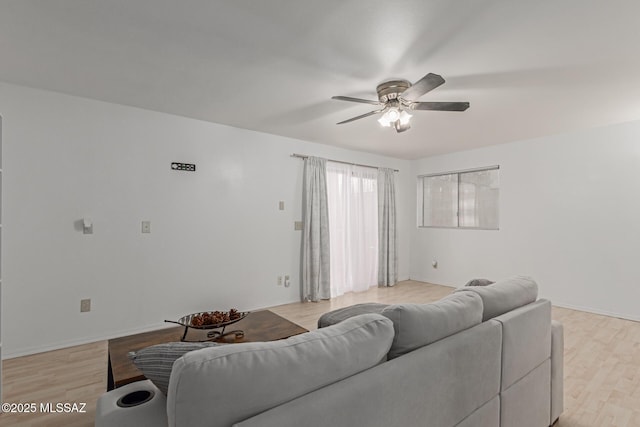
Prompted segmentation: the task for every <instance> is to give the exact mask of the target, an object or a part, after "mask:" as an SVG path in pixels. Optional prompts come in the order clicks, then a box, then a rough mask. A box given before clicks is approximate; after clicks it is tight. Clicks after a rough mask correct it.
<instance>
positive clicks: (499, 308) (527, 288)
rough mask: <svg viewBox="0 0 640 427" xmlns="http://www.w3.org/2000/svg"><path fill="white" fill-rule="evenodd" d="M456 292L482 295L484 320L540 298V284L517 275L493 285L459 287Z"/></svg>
mask: <svg viewBox="0 0 640 427" xmlns="http://www.w3.org/2000/svg"><path fill="white" fill-rule="evenodd" d="M455 292H456V293H467V292H472V293H476V294H478V295H480V297H481V298H482V304H483V307H484V311H483V314H482V321H485V320H489V319H493V318H494V317H496V316H500V315H501V314H504V313H506V312H508V311H511V310H514V309H516V308H518V307H522V306H523V305H527V304H530V303H532V302H534V301H535V300H536V299H537V298H538V285H537V284H536V282H535V281H534V280H533V279H531V278H530V277H525V276H515V277H511V278H509V279H504V280H500V281H498V282H495V283H494V284H492V285H487V286H467V287H463V288H459V289H456V291H455Z"/></svg>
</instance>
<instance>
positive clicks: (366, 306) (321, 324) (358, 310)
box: [318, 302, 389, 329]
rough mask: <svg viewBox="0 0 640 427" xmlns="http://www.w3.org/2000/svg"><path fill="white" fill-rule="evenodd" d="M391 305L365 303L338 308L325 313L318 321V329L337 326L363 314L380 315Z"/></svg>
mask: <svg viewBox="0 0 640 427" xmlns="http://www.w3.org/2000/svg"><path fill="white" fill-rule="evenodd" d="M388 306H389V304H380V303H377V302H365V303H361V304H355V305H350V306H348V307H343V308H338V309H336V310H332V311H330V312H328V313H324V314H323V315H322V316H320V318H319V319H318V329H320V328H326V327H327V326H331V325H335V324H336V323H340V322H342V321H343V320H347V319H349V318H351V317H354V316H359V315H361V314H370V313H375V314H380V313H382V310H384V309H385V308H387V307H388Z"/></svg>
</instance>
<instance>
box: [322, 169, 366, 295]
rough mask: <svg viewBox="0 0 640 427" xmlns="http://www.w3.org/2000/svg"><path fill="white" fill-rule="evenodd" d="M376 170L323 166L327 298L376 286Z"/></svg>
mask: <svg viewBox="0 0 640 427" xmlns="http://www.w3.org/2000/svg"><path fill="white" fill-rule="evenodd" d="M377 181H378V176H377V171H376V169H371V168H364V167H358V166H353V165H346V164H342V163H335V162H331V161H328V162H327V195H328V199H329V232H330V234H331V263H330V265H331V268H330V271H331V297H332V298H333V297H336V296H339V295H342V294H344V293H345V292H360V291H365V290H367V289H369V288H370V287H372V286H376V285H377V284H378V232H377V231H378V190H377V183H378V182H377Z"/></svg>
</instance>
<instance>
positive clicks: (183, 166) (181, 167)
mask: <svg viewBox="0 0 640 427" xmlns="http://www.w3.org/2000/svg"><path fill="white" fill-rule="evenodd" d="M171 169H173V170H174V171H189V172H195V171H196V165H193V164H191V163H178V162H173V163H171Z"/></svg>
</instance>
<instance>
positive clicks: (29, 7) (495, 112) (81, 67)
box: [0, 0, 640, 159]
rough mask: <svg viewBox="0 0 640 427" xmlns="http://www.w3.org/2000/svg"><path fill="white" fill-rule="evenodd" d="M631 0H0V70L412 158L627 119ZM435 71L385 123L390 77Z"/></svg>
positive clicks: (639, 70) (638, 59)
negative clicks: (394, 125) (422, 90)
mask: <svg viewBox="0 0 640 427" xmlns="http://www.w3.org/2000/svg"><path fill="white" fill-rule="evenodd" d="M639 16H640V2H639V1H637V0H630V1H620V0H610V1H602V0H554V1H542V0H538V1H534V0H528V1H521V0H456V1H451V0H439V1H434V0H385V1H380V0H315V1H312V0H171V1H170V0H108V1H107V0H0V80H2V81H5V82H9V83H15V84H20V85H25V86H30V87H36V88H43V89H49V90H53V91H59V92H64V93H69V94H73V95H78V96H83V97H89V98H94V99H98V100H103V101H109V102H114V103H119V104H125V105H131V106H137V107H141V108H146V109H151V110H156V111H163V112H167V113H173V114H178V115H182V116H187V117H193V118H197V119H202V120H207V121H211V122H216V123H223V124H228V125H231V126H236V127H240V128H245V129H252V130H256V131H260V132H267V133H272V134H276V135H283V136H288V137H292V138H298V139H303V140H307V141H314V142H318V143H323V144H331V145H336V146H341V147H345V148H350V149H356V150H362V151H368V152H373V153H379V154H383V155H389V156H394V157H399V158H406V159H415V158H420V157H424V156H428V155H434V154H439V153H446V152H451V151H460V150H466V149H471V148H475V147H482V146H486V145H493V144H500V143H505V142H509V141H515V140H521V139H527V138H532V137H537V136H543V135H550V134H556V133H561V132H566V131H572V130H577V129H583V128H589V127H595V126H601V125H606V124H612V123H618V122H624V121H629V120H638V119H640V55H639V54H638V53H639V52H640V29H639V28H640V25H639V24H638V22H639V21H638V19H639V18H638V17H639ZM428 72H433V73H436V74H441V75H442V76H443V77H444V78H445V79H446V83H445V84H444V85H442V86H440V87H439V88H437V89H435V90H433V91H432V92H430V93H428V94H426V95H425V96H423V97H422V98H420V100H421V101H469V102H470V103H471V107H470V108H469V110H467V111H466V112H464V113H456V112H436V111H417V112H415V114H414V118H413V119H412V129H411V130H409V131H408V132H405V133H402V134H397V133H396V132H395V131H393V130H391V129H385V128H381V127H380V126H379V125H378V123H377V122H376V119H377V116H372V117H368V118H365V119H362V120H358V121H356V122H353V123H349V124H344V125H340V126H337V125H336V124H335V123H336V122H338V121H341V120H344V119H347V118H350V117H353V116H357V115H360V114H363V113H365V112H367V111H370V110H372V109H375V107H374V108H372V106H369V105H366V104H355V103H347V102H341V101H335V100H331V99H330V98H331V96H332V95H346V96H355V97H363V98H368V99H376V95H375V86H376V85H377V84H378V83H380V82H382V81H384V80H386V79H388V78H393V77H395V78H405V79H407V80H410V81H416V80H418V79H419V78H421V77H422V76H423V75H425V74H427V73H428Z"/></svg>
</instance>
